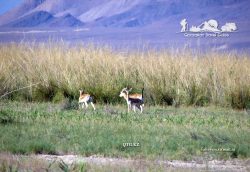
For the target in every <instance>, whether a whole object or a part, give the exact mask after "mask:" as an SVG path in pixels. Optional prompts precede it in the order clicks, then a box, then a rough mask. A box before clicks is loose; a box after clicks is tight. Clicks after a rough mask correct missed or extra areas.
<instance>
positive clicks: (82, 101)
mask: <svg viewBox="0 0 250 172" xmlns="http://www.w3.org/2000/svg"><path fill="white" fill-rule="evenodd" d="M79 92H80V96H79V109H80V108H81V107H82V108H84V106H85V108H86V109H87V108H88V103H90V104H91V106H92V107H93V109H94V110H95V105H94V103H93V97H92V96H90V95H89V94H87V93H85V94H84V93H83V90H79Z"/></svg>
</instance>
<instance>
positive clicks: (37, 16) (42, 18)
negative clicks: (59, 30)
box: [5, 11, 83, 27]
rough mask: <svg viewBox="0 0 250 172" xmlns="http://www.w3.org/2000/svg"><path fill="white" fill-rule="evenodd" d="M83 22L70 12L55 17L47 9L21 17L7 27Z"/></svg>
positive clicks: (54, 25)
mask: <svg viewBox="0 0 250 172" xmlns="http://www.w3.org/2000/svg"><path fill="white" fill-rule="evenodd" d="M82 25H83V23H82V22H81V21H79V20H78V19H76V18H75V17H73V16H72V15H70V14H68V15H65V16H62V17H54V16H53V15H52V14H50V13H48V12H46V11H37V12H33V13H31V14H28V15H26V16H24V17H21V18H19V19H18V20H15V21H13V22H11V23H9V24H7V25H5V26H6V27H36V26H52V27H62V26H63V27H65V26H67V27H70V26H82Z"/></svg>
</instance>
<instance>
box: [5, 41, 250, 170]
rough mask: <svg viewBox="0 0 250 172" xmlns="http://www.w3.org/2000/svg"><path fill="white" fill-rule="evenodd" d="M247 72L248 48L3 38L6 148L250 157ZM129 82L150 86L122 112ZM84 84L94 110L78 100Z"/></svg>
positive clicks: (174, 156) (18, 151)
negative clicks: (128, 48) (140, 106)
mask: <svg viewBox="0 0 250 172" xmlns="http://www.w3.org/2000/svg"><path fill="white" fill-rule="evenodd" d="M249 74H250V56H249V55H246V54H236V53H214V52H200V53H199V52H196V53H195V52H192V51H189V50H181V51H179V50H175V51H169V50H168V51H167V50H166V51H165V50H161V51H150V50H149V51H147V52H136V51H134V52H115V51H112V50H111V49H109V48H107V47H102V48H98V47H95V46H93V45H74V47H71V46H68V45H65V43H63V42H62V43H53V42H52V43H48V44H42V43H41V44H35V43H34V44H33V43H30V44H24V43H20V44H4V45H3V44H2V45H0V131H1V132H0V152H1V153H4V152H7V154H9V153H10V154H22V155H30V154H52V155H65V154H77V155H83V156H86V157H89V156H92V155H94V156H100V157H114V158H120V157H123V158H132V159H147V160H155V159H160V160H184V161H186V160H195V161H199V160H204V159H206V160H213V159H219V160H221V159H222V160H228V159H232V158H237V159H248V158H249V157H250V145H249V143H250V114H249V109H250V75H249ZM126 86H129V87H133V92H137V93H138V92H141V89H142V88H145V90H144V93H145V94H144V98H145V111H144V112H143V113H142V114H140V113H133V112H131V113H127V112H126V111H127V108H126V104H125V101H124V100H123V99H122V98H120V97H119V92H120V91H121V89H122V88H124V87H126ZM81 88H82V89H84V91H85V92H88V93H90V94H91V95H92V96H93V97H94V100H95V103H96V105H97V110H96V111H93V110H92V109H91V108H90V109H88V110H78V103H77V99H78V96H79V89H81ZM0 160H1V156H0ZM7 164H8V163H7ZM47 165H48V164H47ZM59 165H60V164H59ZM0 167H1V166H0ZM2 167H3V168H5V166H4V165H2ZM77 168H78V167H77ZM79 168H81V166H79ZM84 168H85V167H84ZM97 168H101V167H97ZM0 170H1V169H0ZM34 171H36V170H34Z"/></svg>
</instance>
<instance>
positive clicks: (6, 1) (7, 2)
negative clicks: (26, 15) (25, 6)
mask: <svg viewBox="0 0 250 172" xmlns="http://www.w3.org/2000/svg"><path fill="white" fill-rule="evenodd" d="M22 1H23V0H0V15H1V14H3V13H4V12H6V11H8V10H9V9H11V8H13V7H15V6H17V5H18V4H20V3H21V2H22Z"/></svg>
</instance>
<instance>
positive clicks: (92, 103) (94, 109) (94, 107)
mask: <svg viewBox="0 0 250 172" xmlns="http://www.w3.org/2000/svg"><path fill="white" fill-rule="evenodd" d="M90 104H91V105H92V107H93V108H94V110H95V105H94V103H93V102H90Z"/></svg>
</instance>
